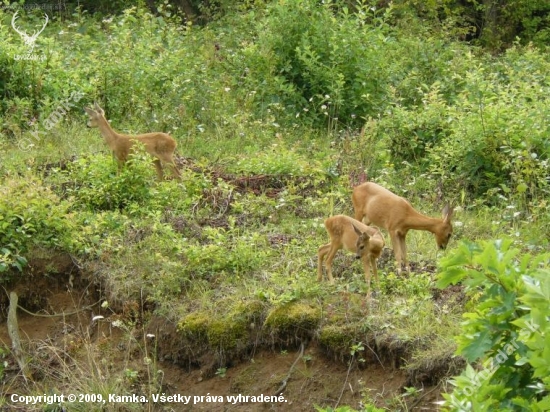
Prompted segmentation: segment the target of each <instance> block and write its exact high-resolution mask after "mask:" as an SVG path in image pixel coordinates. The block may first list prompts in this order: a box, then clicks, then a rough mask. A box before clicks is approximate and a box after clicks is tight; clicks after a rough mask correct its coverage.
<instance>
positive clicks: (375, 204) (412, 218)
mask: <svg viewBox="0 0 550 412" xmlns="http://www.w3.org/2000/svg"><path fill="white" fill-rule="evenodd" d="M351 200H352V203H353V208H354V211H355V219H357V220H358V221H360V222H363V221H364V222H365V223H366V224H374V225H376V226H378V227H380V228H383V229H386V230H387V231H388V232H389V235H390V238H391V242H392V247H393V252H394V255H395V259H396V263H397V273H398V274H401V272H402V270H401V268H402V266H403V265H404V267H405V270H406V272H407V273H410V266H409V263H408V261H407V245H406V242H405V238H406V237H407V232H408V231H409V230H411V229H413V230H427V231H429V232H431V233H433V234H434V235H435V241H436V243H437V247H438V248H439V249H440V250H444V249H445V248H446V247H447V244H448V243H449V240H450V239H451V235H452V233H453V227H452V224H451V217H452V216H453V208H452V207H451V206H450V205H449V204H448V203H447V204H446V205H445V207H444V208H443V211H442V218H441V219H438V218H432V217H428V216H425V215H423V214H421V213H420V212H418V211H416V210H415V209H414V208H413V207H412V205H411V204H410V203H409V201H408V200H407V199H405V198H403V197H401V196H398V195H396V194H395V193H393V192H390V191H389V190H388V189H385V188H383V187H382V186H380V185H377V184H376V183H373V182H366V183H362V184H360V185H358V186H356V187H355V188H354V189H353V194H352V198H351Z"/></svg>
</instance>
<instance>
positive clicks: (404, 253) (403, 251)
mask: <svg viewBox="0 0 550 412" xmlns="http://www.w3.org/2000/svg"><path fill="white" fill-rule="evenodd" d="M405 236H406V235H402V236H400V241H401V258H402V260H403V266H404V268H405V272H407V273H411V268H410V266H409V261H408V259H407V242H406V238H405Z"/></svg>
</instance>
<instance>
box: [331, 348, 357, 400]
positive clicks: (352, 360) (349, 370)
mask: <svg viewBox="0 0 550 412" xmlns="http://www.w3.org/2000/svg"><path fill="white" fill-rule="evenodd" d="M354 361H355V355H353V357H352V358H351V361H350V362H349V367H348V373H347V374H346V379H345V380H344V384H343V385H342V391H341V392H340V396H339V397H338V400H337V401H336V405H334V408H333V409H336V408H338V405H339V404H340V401H341V400H342V396H344V391H345V390H346V383H348V378H349V374H350V372H351V367H352V366H353V362H354Z"/></svg>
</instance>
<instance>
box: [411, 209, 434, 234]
mask: <svg viewBox="0 0 550 412" xmlns="http://www.w3.org/2000/svg"><path fill="white" fill-rule="evenodd" d="M440 224H441V219H437V218H434V217H428V216H424V215H423V214H422V213H419V212H417V211H416V210H414V209H412V213H411V214H410V215H409V216H408V219H407V220H406V227H407V229H414V230H427V231H429V232H432V233H435V232H436V231H437V227H438V226H439V225H440Z"/></svg>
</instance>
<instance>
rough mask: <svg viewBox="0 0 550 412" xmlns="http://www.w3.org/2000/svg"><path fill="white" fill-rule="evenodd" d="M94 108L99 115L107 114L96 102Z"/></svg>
mask: <svg viewBox="0 0 550 412" xmlns="http://www.w3.org/2000/svg"><path fill="white" fill-rule="evenodd" d="M94 108H95V110H96V111H97V112H98V113H100V114H105V112H104V111H103V109H102V108H101V107H99V104H97V102H94Z"/></svg>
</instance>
